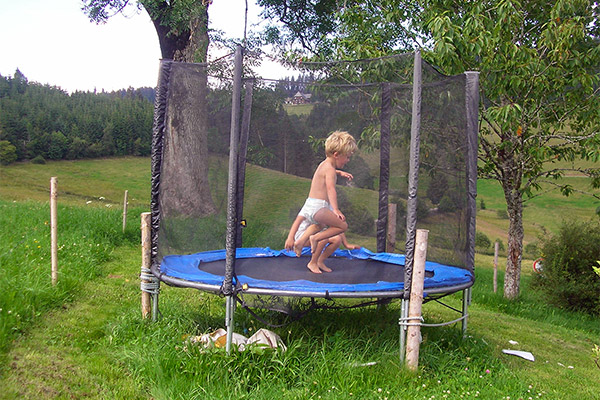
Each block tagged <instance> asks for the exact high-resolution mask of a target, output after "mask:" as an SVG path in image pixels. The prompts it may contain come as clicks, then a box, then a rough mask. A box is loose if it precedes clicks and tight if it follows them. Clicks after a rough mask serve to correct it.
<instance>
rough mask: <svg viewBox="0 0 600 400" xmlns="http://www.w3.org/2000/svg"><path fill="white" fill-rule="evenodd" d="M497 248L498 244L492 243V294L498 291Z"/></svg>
mask: <svg viewBox="0 0 600 400" xmlns="http://www.w3.org/2000/svg"><path fill="white" fill-rule="evenodd" d="M498 248H499V243H498V241H496V242H495V243H494V293H496V292H497V291H498Z"/></svg>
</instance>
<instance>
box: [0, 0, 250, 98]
mask: <svg viewBox="0 0 600 400" xmlns="http://www.w3.org/2000/svg"><path fill="white" fill-rule="evenodd" d="M82 4H83V3H82V1H81V0H0V75H2V76H14V73H15V71H16V69H17V68H18V69H19V71H21V72H22V73H23V75H25V77H27V79H28V80H29V82H38V83H41V84H49V85H52V86H59V87H60V88H62V89H64V90H66V91H67V92H69V93H72V92H74V91H76V90H80V91H93V90H97V91H102V90H105V91H112V90H117V89H123V88H128V87H134V88H138V87H154V86H156V83H157V78H158V64H159V60H160V48H159V44H158V38H157V36H156V31H155V30H154V26H153V25H152V22H151V21H150V18H149V17H148V14H147V13H146V12H145V11H141V12H139V13H137V12H136V11H135V7H132V8H131V9H130V11H128V12H127V15H126V16H123V15H117V16H114V17H112V18H111V19H109V20H108V22H107V23H105V24H101V25H96V24H95V23H93V22H90V20H89V19H88V18H87V16H86V15H85V14H84V13H83V11H82V10H81V7H82ZM245 7H246V2H245V0H214V1H213V4H212V5H211V6H210V8H209V21H210V28H212V29H218V30H222V31H225V34H226V35H227V36H228V37H232V38H241V37H243V35H244V14H245ZM248 7H249V11H248V15H249V27H248V29H250V25H251V24H255V23H257V22H258V20H259V19H258V17H257V15H258V13H259V12H260V7H258V6H257V5H256V4H255V3H254V1H253V0H249V1H248Z"/></svg>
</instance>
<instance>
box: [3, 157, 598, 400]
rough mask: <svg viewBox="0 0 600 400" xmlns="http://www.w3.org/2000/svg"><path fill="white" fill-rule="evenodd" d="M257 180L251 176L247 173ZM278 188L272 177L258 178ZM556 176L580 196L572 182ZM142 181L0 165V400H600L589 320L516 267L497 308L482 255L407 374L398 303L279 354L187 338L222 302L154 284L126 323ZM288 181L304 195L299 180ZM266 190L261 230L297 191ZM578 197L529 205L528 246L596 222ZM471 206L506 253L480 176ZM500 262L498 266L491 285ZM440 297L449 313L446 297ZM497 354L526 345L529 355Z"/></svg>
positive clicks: (353, 316)
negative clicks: (53, 269) (54, 268)
mask: <svg viewBox="0 0 600 400" xmlns="http://www.w3.org/2000/svg"><path fill="white" fill-rule="evenodd" d="M270 173H271V172H269V171H266V170H264V169H260V168H253V169H252V171H250V176H252V174H257V175H260V174H270ZM51 176H57V177H58V185H59V268H60V274H59V284H58V285H57V286H56V287H53V286H52V285H51V284H50V255H49V241H50V233H49V225H48V220H49V209H48V196H49V180H50V177H51ZM284 178H285V177H283V176H282V174H273V175H272V176H268V177H266V179H265V180H262V182H271V181H273V182H275V181H278V180H281V179H284ZM565 179H569V180H570V182H572V184H573V185H574V186H575V187H578V188H581V189H582V190H583V189H586V190H587V188H586V187H585V185H586V183H585V182H583V181H581V180H580V178H579V177H567V178H565ZM149 181H150V161H149V160H148V159H147V158H136V157H125V158H111V159H100V160H85V161H76V162H70V161H62V162H49V163H47V164H45V165H34V164H26V163H23V164H16V165H12V166H8V167H4V166H3V167H1V169H0V241H1V242H2V244H3V248H2V250H1V251H0V278H1V279H0V365H1V368H0V385H1V387H2V388H3V390H2V391H0V399H70V398H91V399H208V398H210V399H231V398H240V399H273V398H280V399H463V398H473V399H476V398H481V399H506V400H508V399H539V398H546V399H573V400H575V399H598V398H600V397H599V395H598V394H599V393H600V368H598V367H597V366H596V363H595V362H594V355H593V353H592V348H593V347H594V344H600V323H599V322H598V319H597V318H594V317H591V316H587V315H584V314H578V313H572V312H566V311H563V310H560V309H556V308H551V307H549V306H547V305H545V304H544V302H543V299H542V298H541V297H540V295H539V294H538V293H536V292H535V291H533V290H532V289H530V287H529V281H530V279H531V275H532V273H533V272H532V271H531V261H532V260H531V259H527V260H524V261H523V276H522V295H521V297H520V299H519V300H516V301H506V300H504V299H503V297H502V295H501V293H500V292H501V289H500V290H499V293H494V292H493V290H492V267H493V257H492V256H491V255H486V254H477V255H476V283H475V286H474V287H473V299H472V305H471V307H470V309H469V311H470V316H469V326H468V335H467V337H465V338H463V337H462V333H461V330H460V326H449V327H443V328H423V343H422V347H421V356H420V367H419V370H418V372H417V373H415V374H413V373H409V372H408V371H406V370H405V369H403V368H402V367H401V366H400V365H399V360H398V346H399V343H398V317H399V315H400V311H399V303H397V302H392V303H391V304H388V305H386V306H384V307H375V306H370V307H366V308H359V309H346V310H336V309H325V310H319V311H315V312H312V313H310V314H308V315H307V316H306V317H304V318H303V319H301V320H300V321H296V322H291V323H290V324H289V325H286V326H285V327H282V328H273V330H274V331H275V332H276V333H278V334H279V335H280V336H281V337H282V339H283V341H284V343H285V344H286V346H287V347H288V350H287V351H285V352H282V351H258V350H253V351H247V352H244V353H238V352H234V353H232V354H231V355H229V356H228V355H226V354H224V353H223V352H222V351H219V350H214V351H203V350H202V349H201V348H199V347H198V346H195V345H191V344H190V343H189V342H188V341H187V339H188V338H189V337H190V336H194V335H199V334H202V333H207V332H212V331H214V330H215V329H217V328H220V327H223V323H224V307H223V305H224V299H223V298H221V297H219V296H215V295H211V294H207V293H202V292H198V291H194V290H190V289H178V288H172V287H168V286H166V285H163V286H162V290H161V295H160V311H161V315H160V317H159V319H158V321H157V322H155V323H153V322H150V321H147V320H142V318H141V316H140V290H139V278H138V274H139V268H140V252H141V250H140V246H139V214H140V213H141V212H143V211H147V210H148V203H149ZM289 185H292V186H293V185H295V186H294V191H302V190H306V188H307V186H306V185H307V182H306V180H303V179H301V178H294V179H292V180H291V181H290V182H289ZM276 187H277V185H275V184H274V183H268V184H265V190H267V189H268V190H272V191H273V193H272V194H270V197H272V198H273V199H274V200H273V201H274V205H273V206H272V207H266V208H264V209H262V210H263V212H264V213H265V215H267V216H268V217H269V218H273V219H274V220H278V221H279V220H284V219H289V207H288V206H283V204H287V203H285V202H286V201H289V199H290V196H291V195H293V196H297V193H292V194H291V195H290V193H277V192H276ZM286 187H289V186H286ZM125 190H128V194H129V213H128V219H127V228H126V230H125V232H123V231H122V224H121V218H122V203H123V193H124V191H125ZM288 191H289V192H292V191H291V190H288ZM579 196H580V195H574V196H571V197H569V198H563V197H562V196H560V195H559V194H556V193H549V194H546V195H544V196H543V197H539V198H536V199H534V200H532V201H531V202H529V203H528V207H527V208H526V209H525V228H526V241H527V242H534V241H536V240H537V237H538V235H539V234H540V233H544V232H548V233H549V234H551V233H552V232H553V231H554V230H555V229H556V227H557V226H559V225H560V221H561V219H562V218H563V217H565V218H567V217H568V218H577V219H582V220H586V219H590V218H597V217H596V216H595V214H594V211H595V208H596V207H597V204H596V203H595V202H594V201H592V200H589V199H586V198H585V197H583V196H581V197H579ZM481 199H483V200H484V202H485V205H486V207H485V210H478V221H477V222H478V230H480V231H482V232H484V233H485V234H486V235H488V236H489V237H490V238H491V239H496V238H499V239H501V240H504V243H506V240H505V237H504V236H502V235H505V227H506V226H507V223H508V221H507V220H506V219H503V218H502V216H501V214H500V213H498V210H501V209H502V207H503V202H502V195H501V191H500V190H499V188H498V187H497V186H496V185H495V184H494V183H493V182H485V181H480V182H479V197H478V203H479V201H480V200H481ZM278 201H281V202H282V203H281V204H282V205H281V206H280V207H277V202H278ZM356 201H359V200H356ZM256 206H257V207H258V206H259V205H256ZM279 209H281V210H283V211H278V210H279ZM288 224H289V222H288ZM503 262H504V260H503V259H502V257H501V259H500V264H499V269H500V274H499V275H500V276H499V278H500V279H499V287H500V288H501V287H502V271H503ZM444 302H445V303H447V304H448V305H450V306H451V307H454V308H456V307H460V296H458V295H454V296H450V297H448V298H446V299H444ZM261 315H262V316H263V317H265V318H269V319H270V320H272V321H274V322H285V320H282V317H281V316H277V315H272V314H270V313H267V312H264V313H262V314H261ZM424 316H425V319H426V321H427V322H430V323H436V322H442V321H446V320H450V319H454V318H456V313H455V312H454V311H452V310H451V309H449V308H448V307H444V306H443V305H440V304H438V303H435V302H431V303H427V304H426V305H425V306H424ZM236 322H237V329H236V331H239V332H240V333H243V334H246V335H250V334H251V333H252V332H254V331H256V330H257V329H259V328H261V327H263V325H262V324H261V323H259V322H258V321H257V320H255V319H253V318H252V317H251V316H250V315H249V314H248V313H246V312H245V311H244V310H238V312H237V313H236ZM503 349H514V350H525V351H529V352H531V353H532V354H533V355H534V356H535V361H534V362H531V361H527V360H525V359H522V358H519V357H515V356H509V355H506V354H503V353H502V350H503Z"/></svg>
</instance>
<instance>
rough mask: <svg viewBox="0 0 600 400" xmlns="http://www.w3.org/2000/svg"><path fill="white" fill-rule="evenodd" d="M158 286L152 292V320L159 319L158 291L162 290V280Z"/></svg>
mask: <svg viewBox="0 0 600 400" xmlns="http://www.w3.org/2000/svg"><path fill="white" fill-rule="evenodd" d="M157 285H158V288H157V290H156V291H155V292H154V293H152V322H156V320H157V319H158V293H159V290H160V282H157Z"/></svg>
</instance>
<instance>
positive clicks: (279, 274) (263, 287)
mask: <svg viewBox="0 0 600 400" xmlns="http://www.w3.org/2000/svg"><path fill="white" fill-rule="evenodd" d="M225 257H226V253H225V250H215V251H207V252H201V253H196V254H190V255H169V256H165V257H163V259H162V263H161V264H160V275H161V279H163V280H164V276H167V277H170V278H174V281H175V284H177V285H178V286H186V285H185V282H190V283H200V284H202V285H209V286H214V287H215V288H220V287H221V285H222V284H223V280H224V276H225ZM309 260H310V249H309V248H305V249H304V250H303V252H302V255H301V256H300V257H297V256H296V255H295V254H294V253H293V252H289V251H286V250H272V249H269V248H239V249H237V251H236V262H235V277H234V283H235V284H239V285H238V286H241V287H243V288H244V290H246V291H248V292H250V293H252V292H253V291H258V292H261V293H269V292H272V294H276V295H293V296H303V295H306V296H311V297H312V296H315V297H316V296H322V297H336V296H335V294H336V293H338V294H342V295H341V296H340V297H353V296H352V293H356V294H358V296H356V297H369V296H372V297H378V296H379V295H382V294H384V293H385V296H386V297H401V296H402V294H403V291H404V255H401V254H393V253H373V252H371V251H369V250H367V249H364V248H362V249H358V250H336V251H335V252H334V253H333V255H332V257H330V258H329V259H327V260H326V264H327V266H328V267H329V268H331V269H332V272H324V273H322V274H315V273H312V272H311V271H310V270H309V269H308V268H307V266H306V265H307V264H308V262H309ZM171 283H173V281H172V282H171ZM472 284H473V274H472V273H471V272H469V271H468V270H466V269H463V268H458V267H452V266H448V265H443V264H438V263H434V262H426V264H425V283H424V288H425V290H426V292H430V293H433V292H436V293H440V292H445V291H456V290H460V289H462V288H466V287H469V286H471V285H472ZM190 286H192V287H193V286H194V285H190ZM394 294H396V295H395V296H394Z"/></svg>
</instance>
